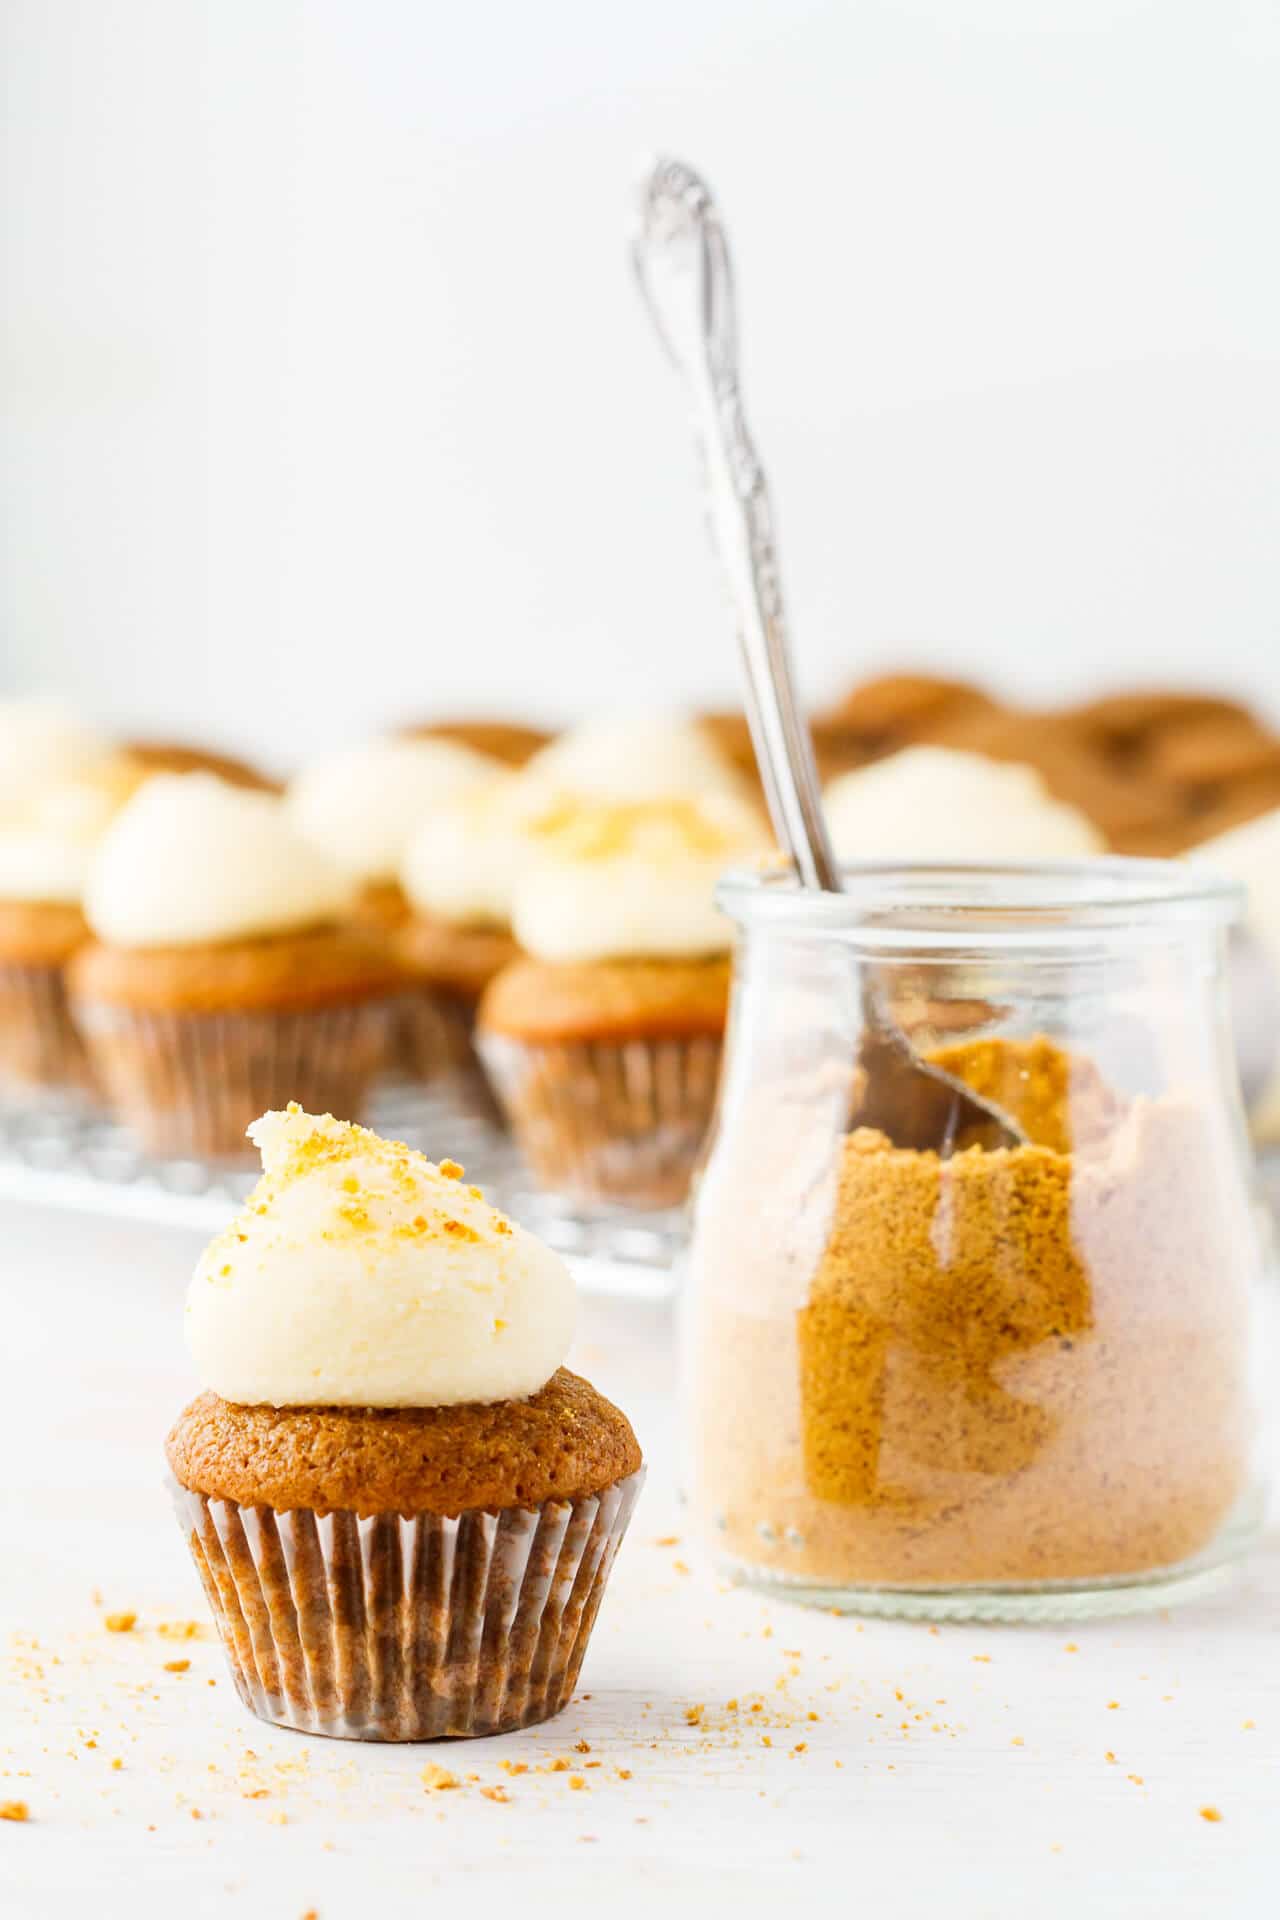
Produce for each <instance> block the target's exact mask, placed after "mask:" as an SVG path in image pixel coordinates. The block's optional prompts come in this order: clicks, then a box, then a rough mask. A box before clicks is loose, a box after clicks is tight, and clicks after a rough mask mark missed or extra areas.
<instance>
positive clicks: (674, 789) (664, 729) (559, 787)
mask: <svg viewBox="0 0 1280 1920" xmlns="http://www.w3.org/2000/svg"><path fill="white" fill-rule="evenodd" d="M523 777H524V779H526V780H527V781H529V782H531V783H536V784H537V786H539V787H540V788H541V789H542V790H543V791H544V792H545V793H547V794H548V795H551V796H554V797H558V798H562V799H563V798H572V799H588V800H618V801H633V800H657V799H690V798H697V797H699V796H701V795H705V794H727V795H729V796H731V797H733V798H735V799H749V798H750V797H751V796H752V794H753V786H752V783H751V782H750V781H749V780H748V779H747V778H746V777H745V776H744V774H743V773H742V772H740V771H739V769H738V768H737V767H736V766H735V765H734V764H733V761H732V760H731V759H730V757H729V755H728V754H727V753H726V752H724V751H722V749H721V747H720V746H719V745H718V744H717V741H716V740H715V738H714V737H713V735H712V733H711V732H709V731H708V729H707V728H706V727H705V725H703V724H702V723H701V722H699V721H696V720H689V719H685V718H683V717H682V716H681V715H679V714H670V713H646V712H640V713H626V714H609V713H605V714H599V715H597V716H595V717H594V718H592V719H589V720H584V721H583V722H582V723H581V725H579V726H576V727H571V728H570V729H569V731H568V732H567V733H562V734H561V735H560V737H559V739H558V740H553V741H552V742H551V744H550V746H548V747H544V748H543V750H542V751H541V753H535V754H534V756H533V758H532V759H531V760H530V761H529V762H528V764H527V765H526V766H525V768H524V773H523Z"/></svg>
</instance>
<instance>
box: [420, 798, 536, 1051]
mask: <svg viewBox="0 0 1280 1920" xmlns="http://www.w3.org/2000/svg"><path fill="white" fill-rule="evenodd" d="M547 806H548V802H547V800H546V797H545V796H544V795H543V794H542V792H541V789H540V788H539V787H537V786H535V785H531V784H530V783H529V782H528V781H526V780H524V779H522V778H521V776H520V775H518V774H512V773H503V774H499V775H498V777H497V778H496V779H493V780H486V781H484V782H483V783H481V784H480V785H477V786H474V787H468V788H467V789H466V791H465V792H463V793H460V794H457V795H455V796H454V798H453V799H452V800H446V801H443V802H442V803H441V804H440V805H439V806H438V807H437V808H435V810H434V811H433V812H432V813H431V814H430V815H429V816H428V818H427V819H425V820H424V821H423V822H422V825H421V826H420V827H419V828H418V830H417V832H416V833H415V834H414V836H413V838H412V839H411V840H410V842H409V848H408V852H407V853H406V855H405V859H404V866H403V868H402V870H401V882H402V885H403V888H404V894H405V898H406V900H407V902H408V905H409V909H410V911H409V913H408V915H407V917H406V918H405V919H404V920H402V921H401V922H400V924H399V926H398V928H397V932H396V952H397V954H398V955H399V957H400V960H401V963H402V965H403V966H404V968H405V970H406V972H408V973H410V974H411V975H412V976H413V978H414V979H415V980H416V981H417V982H419V984H420V987H421V994H420V1000H419V1008H418V1021H417V1038H418V1044H419V1046H420V1047H422V1049H423V1054H422V1056H421V1057H420V1058H419V1059H418V1061H417V1065H418V1067H419V1070H420V1071H426V1070H428V1069H429V1068H430V1067H431V1065H432V1064H433V1063H440V1062H445V1061H448V1062H450V1063H451V1064H452V1065H454V1066H456V1067H460V1068H464V1069H465V1068H471V1067H473V1066H474V1065H475V1064H476V1062H475V1054H474V1050H473V1045H472V1041H473V1035H474V1030H475V1022H476V1009H477V1008H478V1006H479V1004H480V1000H481V998H482V996H483V994H484V992H485V989H486V988H487V987H488V985H489V983H490V981H492V980H494V979H495V978H496V977H497V975H498V974H499V973H501V971H502V969H503V968H504V967H506V966H509V965H510V963H511V961H512V960H514V959H515V958H516V956H517V955H518V953H519V948H518V947H517V945H516V941H515V936H514V935H513V933H512V931H511V906H512V900H513V898H514V894H515V886H516V881H517V879H518V877H519V875H520V872H521V870H522V868H523V867H524V865H525V864H526V863H527V861H528V860H529V858H530V857H531V852H532V847H533V835H534V832H535V830H536V826H537V822H538V819H539V817H540V816H541V815H542V814H543V812H544V811H545V810H546V808H547Z"/></svg>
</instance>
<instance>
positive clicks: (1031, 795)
mask: <svg viewBox="0 0 1280 1920" xmlns="http://www.w3.org/2000/svg"><path fill="white" fill-rule="evenodd" d="M826 811H827V824H828V826H829V827H830V829H831V838H832V840H833V841H834V843H835V849H836V852H837V853H838V854H839V855H840V857H841V859H842V860H1066V859H1078V858H1083V857H1086V856H1088V855H1091V854H1095V853H1099V852H1101V851H1102V844H1103V843H1102V840H1101V837H1100V835H1099V834H1098V832H1097V831H1096V829H1095V828H1094V826H1093V825H1092V823H1091V822H1090V821H1089V820H1087V819H1086V818H1085V816H1084V814H1082V813H1080V812H1079V811H1078V810H1077V809H1076V808H1075V807H1069V806H1065V805H1064V804H1063V803H1062V801H1060V800H1055V799H1054V797H1053V795H1052V794H1051V793H1050V792H1049V789H1048V787H1046V785H1045V783H1044V781H1043V780H1042V779H1041V777H1040V775H1039V774H1038V773H1037V772H1036V771H1035V769H1034V768H1033V767H1025V766H1012V765H1006V764H1002V763H1001V762H998V761H995V760H986V759H984V758H983V757H982V756H981V755H980V754H976V753H960V752H958V751H956V750H955V749H954V748H951V747H907V748H904V750H903V751H902V752H901V753H895V754H892V755H891V756H890V757H889V758H888V759H887V760H877V761H876V762H874V764H873V765H871V766H869V767H859V768H857V769H856V770H855V771H854V772H852V773H842V774H840V775H839V776H838V778H837V779H835V780H833V781H832V782H831V785H830V786H829V787H828V788H827V792H826Z"/></svg>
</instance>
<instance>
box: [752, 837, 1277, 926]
mask: <svg viewBox="0 0 1280 1920" xmlns="http://www.w3.org/2000/svg"><path fill="white" fill-rule="evenodd" d="M841 871H842V874H843V876H844V885H845V890H844V892H843V893H819V892H817V891H814V890H810V889H807V888H802V887H801V886H800V885H799V883H798V880H797V878H796V875H795V872H794V870H793V869H792V868H791V867H790V866H785V867H783V866H771V867H767V868H754V869H748V868H734V869H731V870H730V871H729V872H727V873H726V874H725V875H724V876H723V877H722V879H721V882H720V885H719V888H718V889H717V895H716V897H717V900H718V902H719V904H720V906H721V907H722V908H723V909H724V911H725V912H726V913H727V914H729V915H730V917H731V918H732V919H734V920H736V921H737V922H738V923H739V925H742V926H754V925H758V924H765V923H767V924H769V925H772V926H776V927H778V928H779V929H786V930H789V931H790V930H794V931H797V932H800V931H803V930H806V929H807V930H810V931H814V932H818V931H824V932H828V933H832V934H838V933H847V934H853V935H856V936H857V937H858V938H859V939H864V938H865V939H870V940H879V939H884V938H900V937H901V936H902V935H903V934H910V935H911V936H912V937H913V938H914V937H916V936H920V937H921V938H922V939H923V940H927V942H928V944H938V945H950V944H952V942H956V943H961V942H962V943H964V944H966V945H968V944H971V943H974V942H975V941H976V942H978V943H980V944H984V945H985V944H987V943H991V944H1000V945H1004V944H1023V943H1024V942H1025V941H1027V940H1028V938H1031V939H1034V940H1035V941H1036V942H1037V943H1039V942H1041V941H1044V940H1048V941H1050V942H1053V943H1056V942H1057V941H1059V940H1063V941H1070V940H1072V939H1075V938H1078V937H1079V936H1080V935H1081V934H1085V933H1089V932H1091V931H1092V932H1097V931H1100V930H1102V929H1108V928H1109V929H1111V930H1113V931H1115V932H1117V933H1123V932H1124V931H1126V930H1130V929H1132V930H1134V931H1136V930H1138V929H1140V928H1151V927H1168V926H1170V925H1172V924H1175V923H1181V924H1183V925H1184V926H1185V925H1188V924H1190V925H1197V926H1200V927H1206V926H1215V925H1216V926H1229V925H1231V924H1232V923H1233V922H1234V921H1236V920H1238V919H1239V918H1240V916H1241V913H1242V910H1243V907H1244V902H1245V889H1244V888H1243V887H1242V886H1240V885H1239V884H1238V883H1237V882H1236V881H1234V880H1230V879H1228V878H1227V877H1226V876H1224V875H1222V874H1220V873H1217V872H1215V871H1214V870H1213V869H1212V868H1211V867H1207V866H1200V865H1198V864H1197V863H1196V862H1195V861H1194V860H1154V859H1135V858H1132V857H1129V856H1126V855H1122V854H1107V855H1102V856H1099V857H1097V858H1094V859H1088V860H1040V861H1032V860H985V861H979V860H855V861H848V862H845V863H843V865H842V867H841Z"/></svg>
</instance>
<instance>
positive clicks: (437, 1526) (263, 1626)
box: [172, 1467, 644, 1740]
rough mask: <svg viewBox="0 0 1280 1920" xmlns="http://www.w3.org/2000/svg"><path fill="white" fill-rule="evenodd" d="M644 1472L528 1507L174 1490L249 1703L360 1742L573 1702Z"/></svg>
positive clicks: (436, 1734)
mask: <svg viewBox="0 0 1280 1920" xmlns="http://www.w3.org/2000/svg"><path fill="white" fill-rule="evenodd" d="M643 1480H644V1469H643V1467H642V1468H640V1469H639V1471H638V1472H636V1473H633V1474H630V1475H628V1477H627V1478H626V1479H625V1480H619V1481H617V1482H616V1483H615V1484H614V1485H613V1486H611V1487H607V1488H605V1490H604V1491H603V1492H601V1493H598V1494H584V1495H581V1496H580V1497H579V1498H577V1499H575V1500H549V1501H547V1502H546V1503H545V1504H544V1505H543V1506H541V1507H539V1508H537V1509H533V1510H526V1509H524V1508H520V1507H507V1508H504V1509H502V1510H501V1511H500V1512H497V1513H488V1512H483V1511H476V1512H470V1513H463V1514H460V1515H459V1516H458V1517H457V1518H455V1519H446V1518H442V1517H441V1516H439V1515H436V1514H412V1515H408V1516H405V1515H402V1514H398V1513H379V1514H374V1515H373V1516H371V1517H369V1518H361V1517H359V1516H358V1515H357V1514H355V1513H352V1512H349V1511H345V1510H344V1511H339V1512H336V1513H329V1514H316V1513H310V1512H303V1511H299V1512H291V1513H281V1512H277V1511H276V1510H275V1509H274V1508H271V1507H242V1506H239V1505H238V1504H237V1503H236V1502H235V1501H233V1500H214V1499H210V1498H208V1497H207V1496H206V1495H204V1494H200V1493H193V1492H191V1491H189V1490H188V1489H187V1488H185V1487H181V1486H179V1485H178V1484H177V1483H176V1482H173V1483H172V1488H173V1493H174V1497H175V1503H176V1506H177V1510H178V1518H179V1521H180V1523H181V1526H182V1529H183V1532H184V1533H185V1535H186V1537H187V1543H188V1545H189V1546H190V1548H191V1552H192V1556H193V1558H194V1560H195V1563H196V1567H197V1569H198V1571H199V1574H200V1578H201V1580H202V1582H203V1584H204V1590H205V1593H206V1595H207V1596H208V1600H209V1605H210V1607H211V1608H212V1610H213V1616H214V1619H215V1621H216V1623H217V1627H218V1631H219V1633H220V1635H221V1636H222V1644H223V1648H224V1650H225V1652H226V1655H227V1660H228V1663H229V1665H230V1668H231V1677H232V1679H233V1680H234V1682H235V1685H236V1689H237V1691H238V1692H239V1695H240V1698H241V1699H242V1700H243V1701H244V1703H245V1705H246V1706H247V1707H248V1708H249V1710H250V1711H251V1712H252V1713H256V1714H257V1715H258V1717H259V1719H261V1720H267V1721H269V1722H271V1723H272V1724H273V1725H275V1726H280V1727H292V1728H295V1729H296V1730H297V1731H299V1732H303V1733H324V1734H330V1735H333V1736H335V1737H336V1738H339V1739H344V1740H437V1739H445V1738H454V1739H465V1738H470V1737H475V1736H479V1735H484V1734H493V1733H510V1732H512V1731H514V1729H516V1728H517V1727H528V1726H533V1725H535V1724H536V1723H537V1722H538V1721H540V1720H547V1719H549V1718H550V1717H551V1715H552V1714H555V1713H559V1712H560V1710H561V1709H562V1708H563V1707H565V1706H566V1705H567V1704H568V1702H569V1699H570V1697H571V1695H572V1693H573V1689H574V1687H575V1685H576V1684H577V1679H578V1671H579V1668H580V1667H581V1665H582V1657H583V1654H584V1653H585V1651H586V1646H587V1641H588V1639H589V1638H590V1635H591V1628H592V1626H593V1624H594V1622H595V1617H596V1612H597V1610H598V1608H599V1605H600V1600H601V1597H602V1595H603V1593H604V1589H605V1585H606V1583H607V1581H608V1578H609V1572H610V1569H611V1567H612V1565H613V1559H614V1555H615V1554H616V1553H617V1550H618V1547H619V1544H620V1543H621V1540H622V1536H623V1534H624V1533H625V1532H626V1529H627V1523H628V1521H629V1520H630V1518H631V1513H632V1509H633V1507H634V1506H635V1502H636V1496H637V1494H638V1493H639V1491H640V1487H641V1484H642V1482H643Z"/></svg>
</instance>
